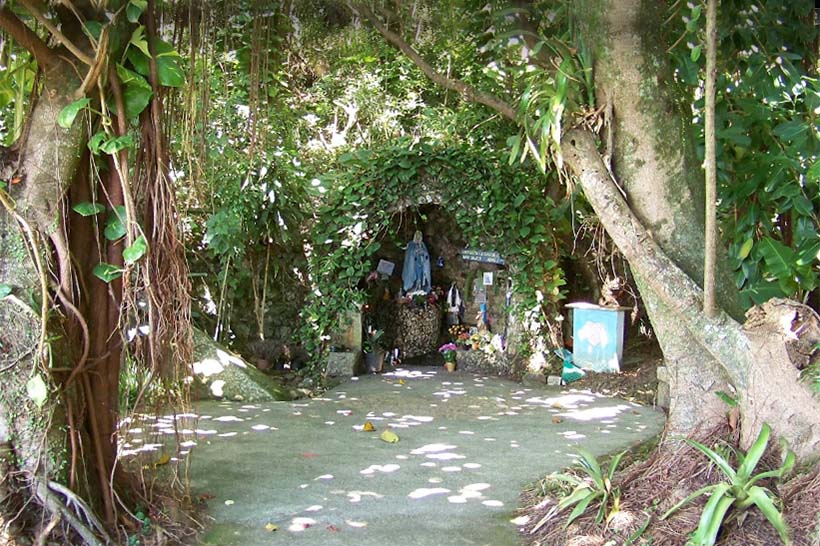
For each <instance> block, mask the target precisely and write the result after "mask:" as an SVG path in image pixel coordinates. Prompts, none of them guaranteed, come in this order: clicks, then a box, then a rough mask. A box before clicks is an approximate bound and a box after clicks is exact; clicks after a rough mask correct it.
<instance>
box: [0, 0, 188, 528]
mask: <svg viewBox="0 0 820 546" xmlns="http://www.w3.org/2000/svg"><path fill="white" fill-rule="evenodd" d="M154 12H155V6H154V5H153V2H150V1H149V2H146V1H137V0H131V1H117V2H107V3H100V2H96V1H75V2H59V3H55V5H54V7H50V6H48V5H46V4H44V3H39V2H31V1H29V0H19V2H16V3H15V6H14V8H12V7H11V6H10V5H9V3H6V5H4V6H2V9H0V29H2V31H3V32H5V34H6V35H7V36H9V37H11V38H12V39H13V40H14V42H15V43H16V44H17V45H18V46H20V47H21V48H24V49H25V50H27V51H28V52H29V53H30V55H31V56H32V57H33V58H34V60H35V61H36V66H37V71H38V80H37V83H36V85H34V86H33V87H32V94H31V96H30V98H28V100H29V101H30V102H29V104H30V107H29V113H28V116H27V118H26V119H25V124H24V126H23V130H22V131H21V134H20V137H19V138H18V139H17V140H15V141H14V142H13V143H12V144H11V146H10V147H9V148H3V149H2V153H1V154H0V174H1V175H2V177H0V178H2V180H3V182H0V202H2V205H3V206H2V208H0V240H2V241H3V244H2V246H1V247H0V290H2V294H0V320H2V322H3V323H4V324H5V325H6V326H5V327H4V330H3V332H2V334H0V347H2V352H0V373H2V376H3V381H4V384H5V385H6V387H4V393H3V395H2V396H0V446H2V450H3V455H4V456H3V457H2V458H1V459H0V465H2V466H3V468H2V470H3V471H4V472H3V474H4V476H13V477H15V480H14V482H13V483H12V482H10V481H7V482H5V483H4V485H3V486H2V487H4V488H5V490H4V491H2V492H1V493H2V494H0V497H2V500H0V514H3V513H5V516H9V515H10V516H11V517H13V515H14V514H15V512H16V510H17V505H16V504H15V499H20V498H23V499H26V498H29V497H33V498H35V499H37V501H38V504H39V506H40V507H41V508H42V509H43V510H44V511H45V512H46V513H47V514H49V515H50V518H51V521H52V523H56V522H57V521H58V520H60V519H62V521H64V522H68V524H69V526H70V527H71V528H73V530H74V531H75V532H76V533H78V535H79V536H80V537H81V539H82V541H83V542H85V543H87V544H97V543H99V539H98V538H97V536H99V535H104V534H105V531H106V528H107V529H108V530H113V529H114V528H115V524H116V523H117V513H118V510H119V508H118V500H117V495H115V493H114V491H115V489H117V488H119V487H121V486H123V485H125V480H124V479H123V473H122V472H121V469H120V467H119V466H118V464H117V456H116V455H117V430H118V426H119V422H118V421H119V417H118V412H119V405H118V404H119V401H118V394H119V389H118V384H119V375H120V365H121V361H122V359H123V358H124V355H125V353H126V351H128V353H129V354H130V355H131V356H132V357H134V358H136V359H137V360H138V361H139V362H142V363H143V365H144V366H146V368H148V369H151V370H152V371H153V372H155V373H161V372H163V371H164V369H163V367H164V366H166V365H167V363H169V362H171V363H173V362H175V358H174V357H178V356H181V355H185V353H186V351H187V347H188V345H189V342H188V338H187V337H186V332H187V326H186V324H187V313H188V304H187V298H188V295H187V290H186V287H187V284H186V283H187V271H186V267H185V261H184V256H183V255H182V253H181V252H180V246H179V244H178V243H177V241H176V238H175V224H174V221H173V218H174V215H175V212H174V206H173V193H172V192H171V191H170V189H169V183H170V182H169V180H168V177H167V154H166V151H165V149H164V144H163V140H162V135H163V127H162V97H163V88H164V87H167V86H175V85H181V84H182V83H183V82H184V78H183V77H182V72H181V70H180V65H179V61H178V56H175V54H174V51H173V48H172V47H170V45H169V44H167V43H166V42H164V41H162V40H161V39H160V38H159V37H158V36H157V35H156V32H157V31H156V27H157V25H156V24H155V22H154ZM157 53H162V54H163V56H162V57H159V56H158V55H157ZM5 76H6V74H4V77H5ZM136 120H139V131H138V130H137V124H136V123H134V122H135V121H136ZM137 134H139V137H137V138H135V136H136V135H137ZM136 142H139V146H137V145H135V143H136ZM133 148H136V149H137V152H138V154H139V156H140V162H139V166H138V167H137V168H134V164H133V163H131V161H130V160H129V151H130V150H131V149H133ZM135 193H139V199H136V198H135ZM138 292H139V294H140V297H141V298H143V300H144V301H143V304H142V305H139V304H138V303H137V301H136V298H137V296H136V295H135V294H137V293H138ZM32 308H33V309H32ZM127 322H132V323H133V322H136V323H137V324H140V323H142V322H146V323H148V324H149V325H150V328H151V335H150V336H148V338H147V343H146V344H143V345H142V346H139V345H138V344H132V345H131V347H130V348H128V349H126V347H125V344H124V339H123V338H124V336H123V335H122V332H123V325H124V324H126V323H127ZM15 489H16V490H15ZM127 497H128V496H124V497H120V498H121V499H124V498H127ZM83 499H85V501H83ZM120 502H122V501H120ZM95 512H99V513H101V514H102V515H103V517H102V520H103V521H104V525H103V524H101V523H100V522H99V521H98V520H97V519H96V518H95V517H94V513H95ZM29 513H30V514H31V515H32V516H34V511H29ZM5 516H3V517H5ZM11 517H10V518H6V519H11ZM37 519H38V518H36V517H32V521H36V520H37ZM45 521H46V522H48V521H49V519H48V518H46V519H45ZM53 528H54V525H53V524H51V525H46V526H45V530H44V536H43V538H42V539H43V540H45V537H46V535H47V534H48V533H49V532H51V530H52V529H53Z"/></svg>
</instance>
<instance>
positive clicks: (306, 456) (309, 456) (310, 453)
mask: <svg viewBox="0 0 820 546" xmlns="http://www.w3.org/2000/svg"><path fill="white" fill-rule="evenodd" d="M316 456H317V455H316V453H312V452H310V451H306V452H304V453H302V457H304V458H305V459H312V458H314V457H316Z"/></svg>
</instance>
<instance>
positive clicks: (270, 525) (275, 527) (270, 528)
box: [265, 523, 279, 533]
mask: <svg viewBox="0 0 820 546" xmlns="http://www.w3.org/2000/svg"><path fill="white" fill-rule="evenodd" d="M278 529H279V526H278V525H274V524H273V523H268V524H267V525H265V530H266V531H268V532H269V533H272V532H274V531H276V530H278Z"/></svg>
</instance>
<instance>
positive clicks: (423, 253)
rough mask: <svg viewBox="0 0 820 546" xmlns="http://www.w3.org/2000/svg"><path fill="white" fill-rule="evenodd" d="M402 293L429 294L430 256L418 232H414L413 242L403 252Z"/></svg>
mask: <svg viewBox="0 0 820 546" xmlns="http://www.w3.org/2000/svg"><path fill="white" fill-rule="evenodd" d="M401 279H402V282H403V288H404V292H405V293H408V292H424V293H425V294H429V293H430V290H431V283H430V254H429V253H428V252H427V247H426V246H425V245H424V241H422V235H421V232H420V231H416V233H415V234H414V235H413V240H412V241H410V242H409V243H407V250H405V252H404V268H403V269H402V272H401Z"/></svg>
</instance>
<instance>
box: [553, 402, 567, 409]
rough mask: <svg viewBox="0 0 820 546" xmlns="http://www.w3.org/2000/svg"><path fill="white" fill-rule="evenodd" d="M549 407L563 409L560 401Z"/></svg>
mask: <svg viewBox="0 0 820 546" xmlns="http://www.w3.org/2000/svg"><path fill="white" fill-rule="evenodd" d="M550 407H551V408H554V409H564V406H563V405H561V403H560V402H554V403H553V404H552V405H551V406H550Z"/></svg>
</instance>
